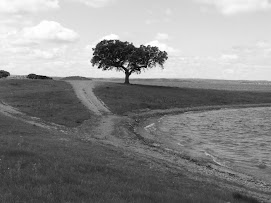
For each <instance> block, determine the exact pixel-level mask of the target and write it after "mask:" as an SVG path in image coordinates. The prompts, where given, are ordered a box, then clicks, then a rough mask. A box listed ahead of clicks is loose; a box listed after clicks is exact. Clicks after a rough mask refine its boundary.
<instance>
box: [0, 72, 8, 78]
mask: <svg viewBox="0 0 271 203" xmlns="http://www.w3.org/2000/svg"><path fill="white" fill-rule="evenodd" d="M8 76H10V73H9V72H7V71H4V70H0V78H6V77H8Z"/></svg>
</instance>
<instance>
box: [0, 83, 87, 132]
mask: <svg viewBox="0 0 271 203" xmlns="http://www.w3.org/2000/svg"><path fill="white" fill-rule="evenodd" d="M0 100H3V101H4V102H7V103H8V104H9V105H11V106H13V107H15V108H18V109H19V110H20V111H22V112H24V113H27V114H28V115H31V116H34V117H39V118H42V119H44V120H45V121H49V122H53V123H56V124H60V125H65V126H68V127H75V126H78V125H80V124H81V123H82V122H83V121H84V120H87V119H90V118H91V117H92V114H91V113H90V112H89V111H87V110H86V108H85V106H84V105H83V104H82V103H81V102H80V101H79V100H78V98H77V97H76V96H75V94H74V91H73V89H72V87H71V86H70V85H69V84H67V83H66V82H64V81H54V80H52V81H51V80H27V79H23V80H0Z"/></svg>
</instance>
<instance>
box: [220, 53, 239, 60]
mask: <svg viewBox="0 0 271 203" xmlns="http://www.w3.org/2000/svg"><path fill="white" fill-rule="evenodd" d="M238 58H239V56H238V55H237V54H222V55H221V57H220V59H222V60H224V61H233V60H236V59H238Z"/></svg>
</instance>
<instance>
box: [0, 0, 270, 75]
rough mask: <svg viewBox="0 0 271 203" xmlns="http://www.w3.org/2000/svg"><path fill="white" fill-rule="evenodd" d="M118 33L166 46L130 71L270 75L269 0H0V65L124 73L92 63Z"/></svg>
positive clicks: (21, 71)
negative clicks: (155, 59)
mask: <svg viewBox="0 0 271 203" xmlns="http://www.w3.org/2000/svg"><path fill="white" fill-rule="evenodd" d="M103 39H119V40H121V41H128V42H132V43H133V44H134V45H136V46H139V45H141V44H144V45H152V46H157V47H158V48H159V49H160V50H163V51H167V53H168V56H169V58H168V60H167V61H166V63H165V65H164V69H161V68H160V67H155V68H153V69H151V70H147V71H145V72H142V73H141V74H139V75H137V74H135V75H132V76H131V77H132V78H203V79H227V80H271V0H167V1H166V0H0V70H6V71H8V72H10V73H11V74H12V75H27V74H30V73H35V74H42V75H47V76H60V77H64V76H72V75H80V76H85V77H104V78H108V77H120V78H121V77H124V74H123V73H121V72H116V71H114V70H111V71H101V70H99V69H97V67H92V65H91V63H90V60H91V57H92V53H93V52H92V48H93V47H95V45H96V44H97V43H98V42H100V41H101V40H103Z"/></svg>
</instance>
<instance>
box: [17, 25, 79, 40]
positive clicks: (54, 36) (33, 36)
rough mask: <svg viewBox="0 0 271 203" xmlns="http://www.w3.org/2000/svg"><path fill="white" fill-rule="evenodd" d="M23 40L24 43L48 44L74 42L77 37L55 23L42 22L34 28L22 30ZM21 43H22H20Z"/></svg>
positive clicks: (72, 32) (73, 32) (71, 31)
mask: <svg viewBox="0 0 271 203" xmlns="http://www.w3.org/2000/svg"><path fill="white" fill-rule="evenodd" d="M22 36H23V40H25V42H26V43H28V42H31V41H32V42H36V41H49V42H62V43H67V42H75V41H77V40H78V39H79V35H78V34H77V33H76V32H75V31H73V30H71V29H68V28H65V27H63V26H62V25H61V24H60V23H58V22H55V21H46V20H44V21H42V22H40V23H39V24H38V25H36V26H34V27H27V28H24V29H23V30H22ZM21 43H22V41H21Z"/></svg>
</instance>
